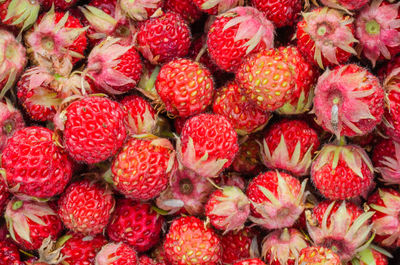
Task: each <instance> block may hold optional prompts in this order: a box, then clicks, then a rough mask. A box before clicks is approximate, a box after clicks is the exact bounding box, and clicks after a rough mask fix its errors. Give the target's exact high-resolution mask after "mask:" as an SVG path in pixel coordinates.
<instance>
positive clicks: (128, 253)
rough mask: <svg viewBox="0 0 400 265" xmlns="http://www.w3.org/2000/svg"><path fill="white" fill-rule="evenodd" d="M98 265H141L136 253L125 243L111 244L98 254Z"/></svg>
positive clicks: (96, 262) (96, 261)
mask: <svg viewBox="0 0 400 265" xmlns="http://www.w3.org/2000/svg"><path fill="white" fill-rule="evenodd" d="M95 264H96V265H140V263H139V259H138V257H137V254H136V251H135V250H134V249H133V248H131V247H129V245H127V244H124V243H109V244H107V245H105V246H103V248H102V249H101V250H100V251H99V252H98V253H97V255H96V259H95Z"/></svg>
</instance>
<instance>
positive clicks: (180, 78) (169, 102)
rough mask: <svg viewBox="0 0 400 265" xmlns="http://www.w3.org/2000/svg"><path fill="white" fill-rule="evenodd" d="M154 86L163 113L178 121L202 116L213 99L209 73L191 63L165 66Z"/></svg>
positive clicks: (199, 65)
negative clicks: (163, 107) (178, 119)
mask: <svg viewBox="0 0 400 265" xmlns="http://www.w3.org/2000/svg"><path fill="white" fill-rule="evenodd" d="M155 86H156V89H157V93H158V95H159V96H160V98H161V100H162V102H163V103H164V105H165V108H166V110H167V111H168V112H169V113H171V114H172V115H176V116H179V117H189V116H193V115H196V114H199V113H201V112H203V111H204V110H205V109H206V108H207V107H208V105H210V104H211V101H212V98H213V95H214V83H213V80H212V75H211V73H210V71H208V69H207V68H205V67H204V66H203V65H201V64H199V63H198V62H195V61H192V60H190V59H176V60H173V61H170V62H168V63H167V64H164V65H163V66H162V67H161V70H160V73H159V74H158V76H157V80H156V83H155Z"/></svg>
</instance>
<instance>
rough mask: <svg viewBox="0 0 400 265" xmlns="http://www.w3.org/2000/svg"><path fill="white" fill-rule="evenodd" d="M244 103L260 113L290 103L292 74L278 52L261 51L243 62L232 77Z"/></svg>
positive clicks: (293, 78)
mask: <svg viewBox="0 0 400 265" xmlns="http://www.w3.org/2000/svg"><path fill="white" fill-rule="evenodd" d="M236 80H237V82H238V83H239V85H240V86H241V87H242V88H243V93H244V94H245V95H246V97H247V99H248V100H249V101H250V102H252V103H253V104H255V105H256V106H257V107H258V108H260V109H261V110H263V111H274V110H276V109H278V108H280V107H282V106H283V105H284V104H285V103H286V102H289V101H292V99H293V98H292V93H293V89H294V87H295V72H294V71H293V68H292V67H291V65H289V64H288V62H287V61H286V59H285V57H284V56H283V55H282V54H280V52H279V51H278V50H275V49H270V50H263V51H261V52H259V53H256V54H254V55H252V56H250V57H249V58H247V59H246V60H245V61H244V62H243V64H242V65H241V66H240V67H239V69H238V71H237V73H236Z"/></svg>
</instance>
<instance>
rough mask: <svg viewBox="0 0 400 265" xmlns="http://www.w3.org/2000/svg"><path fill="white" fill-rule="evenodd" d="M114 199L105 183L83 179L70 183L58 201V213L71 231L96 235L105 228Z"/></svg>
mask: <svg viewBox="0 0 400 265" xmlns="http://www.w3.org/2000/svg"><path fill="white" fill-rule="evenodd" d="M114 205H115V200H114V198H113V195H112V191H111V190H110V188H109V187H108V186H107V185H102V184H100V183H99V182H96V181H95V180H89V179H83V180H79V181H76V182H74V183H72V184H71V185H70V186H69V187H68V188H67V189H66V190H65V192H64V193H63V195H62V196H61V198H60V200H59V201H58V215H59V216H60V218H61V220H62V221H63V223H64V225H65V226H66V227H67V228H68V229H70V230H71V231H73V232H77V233H82V234H85V235H96V234H99V233H101V232H103V230H104V229H105V227H106V226H107V224H108V220H109V219H110V216H111V214H112V212H113V211H114Z"/></svg>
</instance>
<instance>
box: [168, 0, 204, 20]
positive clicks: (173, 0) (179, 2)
mask: <svg viewBox="0 0 400 265" xmlns="http://www.w3.org/2000/svg"><path fill="white" fill-rule="evenodd" d="M164 10H165V11H167V12H174V13H176V14H178V15H180V16H181V17H182V18H183V19H184V20H186V21H187V23H189V24H191V23H194V22H195V21H196V20H198V19H199V18H201V15H202V12H201V10H200V9H199V8H197V6H196V5H195V2H194V1H193V0H165V3H164Z"/></svg>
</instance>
